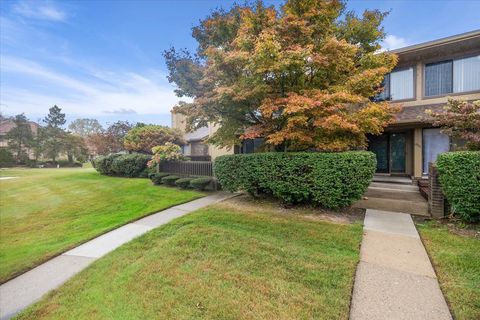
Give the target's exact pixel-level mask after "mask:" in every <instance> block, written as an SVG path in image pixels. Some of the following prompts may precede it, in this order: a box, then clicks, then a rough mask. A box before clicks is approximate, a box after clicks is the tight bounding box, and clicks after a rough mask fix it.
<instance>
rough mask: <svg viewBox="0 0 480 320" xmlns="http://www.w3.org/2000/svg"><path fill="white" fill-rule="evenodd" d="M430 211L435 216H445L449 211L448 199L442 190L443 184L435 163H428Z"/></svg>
mask: <svg viewBox="0 0 480 320" xmlns="http://www.w3.org/2000/svg"><path fill="white" fill-rule="evenodd" d="M428 184H429V194H428V212H430V214H431V215H432V217H434V218H443V217H444V216H445V214H446V212H447V210H445V208H446V199H445V197H444V195H443V192H442V186H441V185H440V180H439V179H438V170H437V167H436V166H435V165H434V164H433V163H429V164H428Z"/></svg>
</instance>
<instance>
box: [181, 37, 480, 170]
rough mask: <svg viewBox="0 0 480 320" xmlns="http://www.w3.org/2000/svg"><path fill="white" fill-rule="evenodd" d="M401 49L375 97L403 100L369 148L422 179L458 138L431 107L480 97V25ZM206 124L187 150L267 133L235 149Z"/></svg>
mask: <svg viewBox="0 0 480 320" xmlns="http://www.w3.org/2000/svg"><path fill="white" fill-rule="evenodd" d="M391 52H392V53H395V54H397V55H398V58H399V61H398V64H397V66H396V68H395V69H394V70H393V71H392V72H391V73H390V74H388V75H387V76H386V77H385V80H384V87H385V89H384V92H382V94H381V95H380V96H378V97H376V100H389V101H392V102H395V103H400V104H401V105H402V107H403V108H402V111H401V112H400V113H399V114H398V115H397V119H396V121H395V122H394V123H393V124H391V125H389V126H388V127H387V128H386V129H385V132H384V133H383V134H382V135H380V136H369V137H368V140H369V144H368V149H369V150H370V151H372V152H374V153H375V154H376V157H377V172H378V173H381V174H386V175H400V176H406V177H410V178H413V179H420V178H422V176H426V175H427V174H428V163H429V162H435V161H436V159H437V156H438V155H439V154H440V153H443V152H447V151H449V150H451V149H452V148H453V147H454V145H455V144H457V143H461V142H457V141H452V140H451V139H450V138H449V137H448V136H447V135H445V134H442V133H441V132H440V129H439V128H435V127H433V125H432V121H431V119H429V118H428V117H427V115H426V113H425V111H426V110H427V109H430V110H432V111H434V112H435V111H437V112H438V111H441V110H442V109H443V106H445V104H446V102H447V99H448V97H454V98H458V99H463V100H467V101H475V100H480V30H476V31H472V32H467V33H463V34H459V35H455V36H451V37H447V38H443V39H438V40H434V41H429V42H425V43H421V44H417V45H413V46H408V47H405V48H400V49H396V50H392V51H391ZM182 121H184V117H183V116H182V115H179V114H175V113H172V126H173V127H174V128H180V129H183V130H184V128H185V126H184V124H183V127H182ZM215 130H216V128H215V127H213V126H208V127H205V128H201V129H199V130H197V131H196V132H193V133H191V134H186V135H185V137H186V138H187V144H186V145H185V146H184V151H185V154H187V155H188V154H208V155H211V156H212V158H215V157H216V156H218V155H220V154H228V153H234V152H235V153H252V152H256V151H257V150H261V147H262V144H263V139H261V138H258V139H251V140H245V141H243V142H242V144H241V145H240V146H237V147H232V148H231V149H229V150H227V149H217V148H215V147H214V146H211V145H207V144H205V138H207V137H208V136H209V135H210V134H212V133H213V132H215Z"/></svg>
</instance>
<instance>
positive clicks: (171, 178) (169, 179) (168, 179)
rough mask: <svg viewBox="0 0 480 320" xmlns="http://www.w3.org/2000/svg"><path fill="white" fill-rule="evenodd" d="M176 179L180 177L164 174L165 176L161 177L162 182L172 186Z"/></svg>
mask: <svg viewBox="0 0 480 320" xmlns="http://www.w3.org/2000/svg"><path fill="white" fill-rule="evenodd" d="M178 179H180V177H177V176H173V175H172V176H166V177H163V178H162V183H163V184H166V185H167V186H174V185H175V181H177V180H178Z"/></svg>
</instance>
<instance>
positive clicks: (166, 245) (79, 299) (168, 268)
mask: <svg viewBox="0 0 480 320" xmlns="http://www.w3.org/2000/svg"><path fill="white" fill-rule="evenodd" d="M361 237H362V227H361V225H360V224H357V223H354V224H334V223H329V222H324V221H314V220H311V219H305V218H302V217H298V216H294V215H289V214H275V213H272V212H267V211H260V210H258V211H256V212H252V211H243V210H242V208H241V206H239V205H237V204H236V205H235V208H232V206H226V205H223V204H217V205H215V206H212V207H209V208H206V209H202V210H199V211H197V212H195V213H192V214H190V215H187V216H184V217H182V218H179V219H177V220H174V221H173V222H171V223H169V224H167V225H164V226H162V227H160V228H158V229H155V230H153V231H151V232H149V233H147V234H146V235H144V236H142V237H140V238H137V239H135V240H134V241H132V242H130V243H129V244H126V245H124V246H122V247H120V248H119V249H117V250H115V251H114V252H112V253H110V254H108V255H107V256H105V257H104V258H102V259H100V260H98V261H96V262H95V263H94V264H92V265H91V266H90V267H89V268H87V269H86V270H84V271H83V272H81V273H80V274H78V275H77V276H75V277H74V278H73V279H72V280H71V281H69V282H67V283H66V284H65V285H64V286H63V287H61V288H60V289H59V290H56V291H54V292H52V293H51V294H49V295H48V296H46V297H45V298H44V299H43V300H42V301H40V302H39V303H37V304H35V305H33V306H32V307H30V308H29V309H27V310H26V311H24V312H23V313H22V314H20V315H19V316H18V319H67V318H68V319H329V320H330V319H348V314H349V305H350V296H351V290H352V286H353V279H354V273H355V268H356V265H357V262H358V260H359V246H360V241H361Z"/></svg>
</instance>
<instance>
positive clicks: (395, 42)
mask: <svg viewBox="0 0 480 320" xmlns="http://www.w3.org/2000/svg"><path fill="white" fill-rule="evenodd" d="M408 45H409V43H408V41H407V40H406V39H405V38H402V37H397V36H395V35H393V34H389V35H388V36H386V37H385V40H383V42H382V49H384V50H394V49H398V48H403V47H406V46H408Z"/></svg>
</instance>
